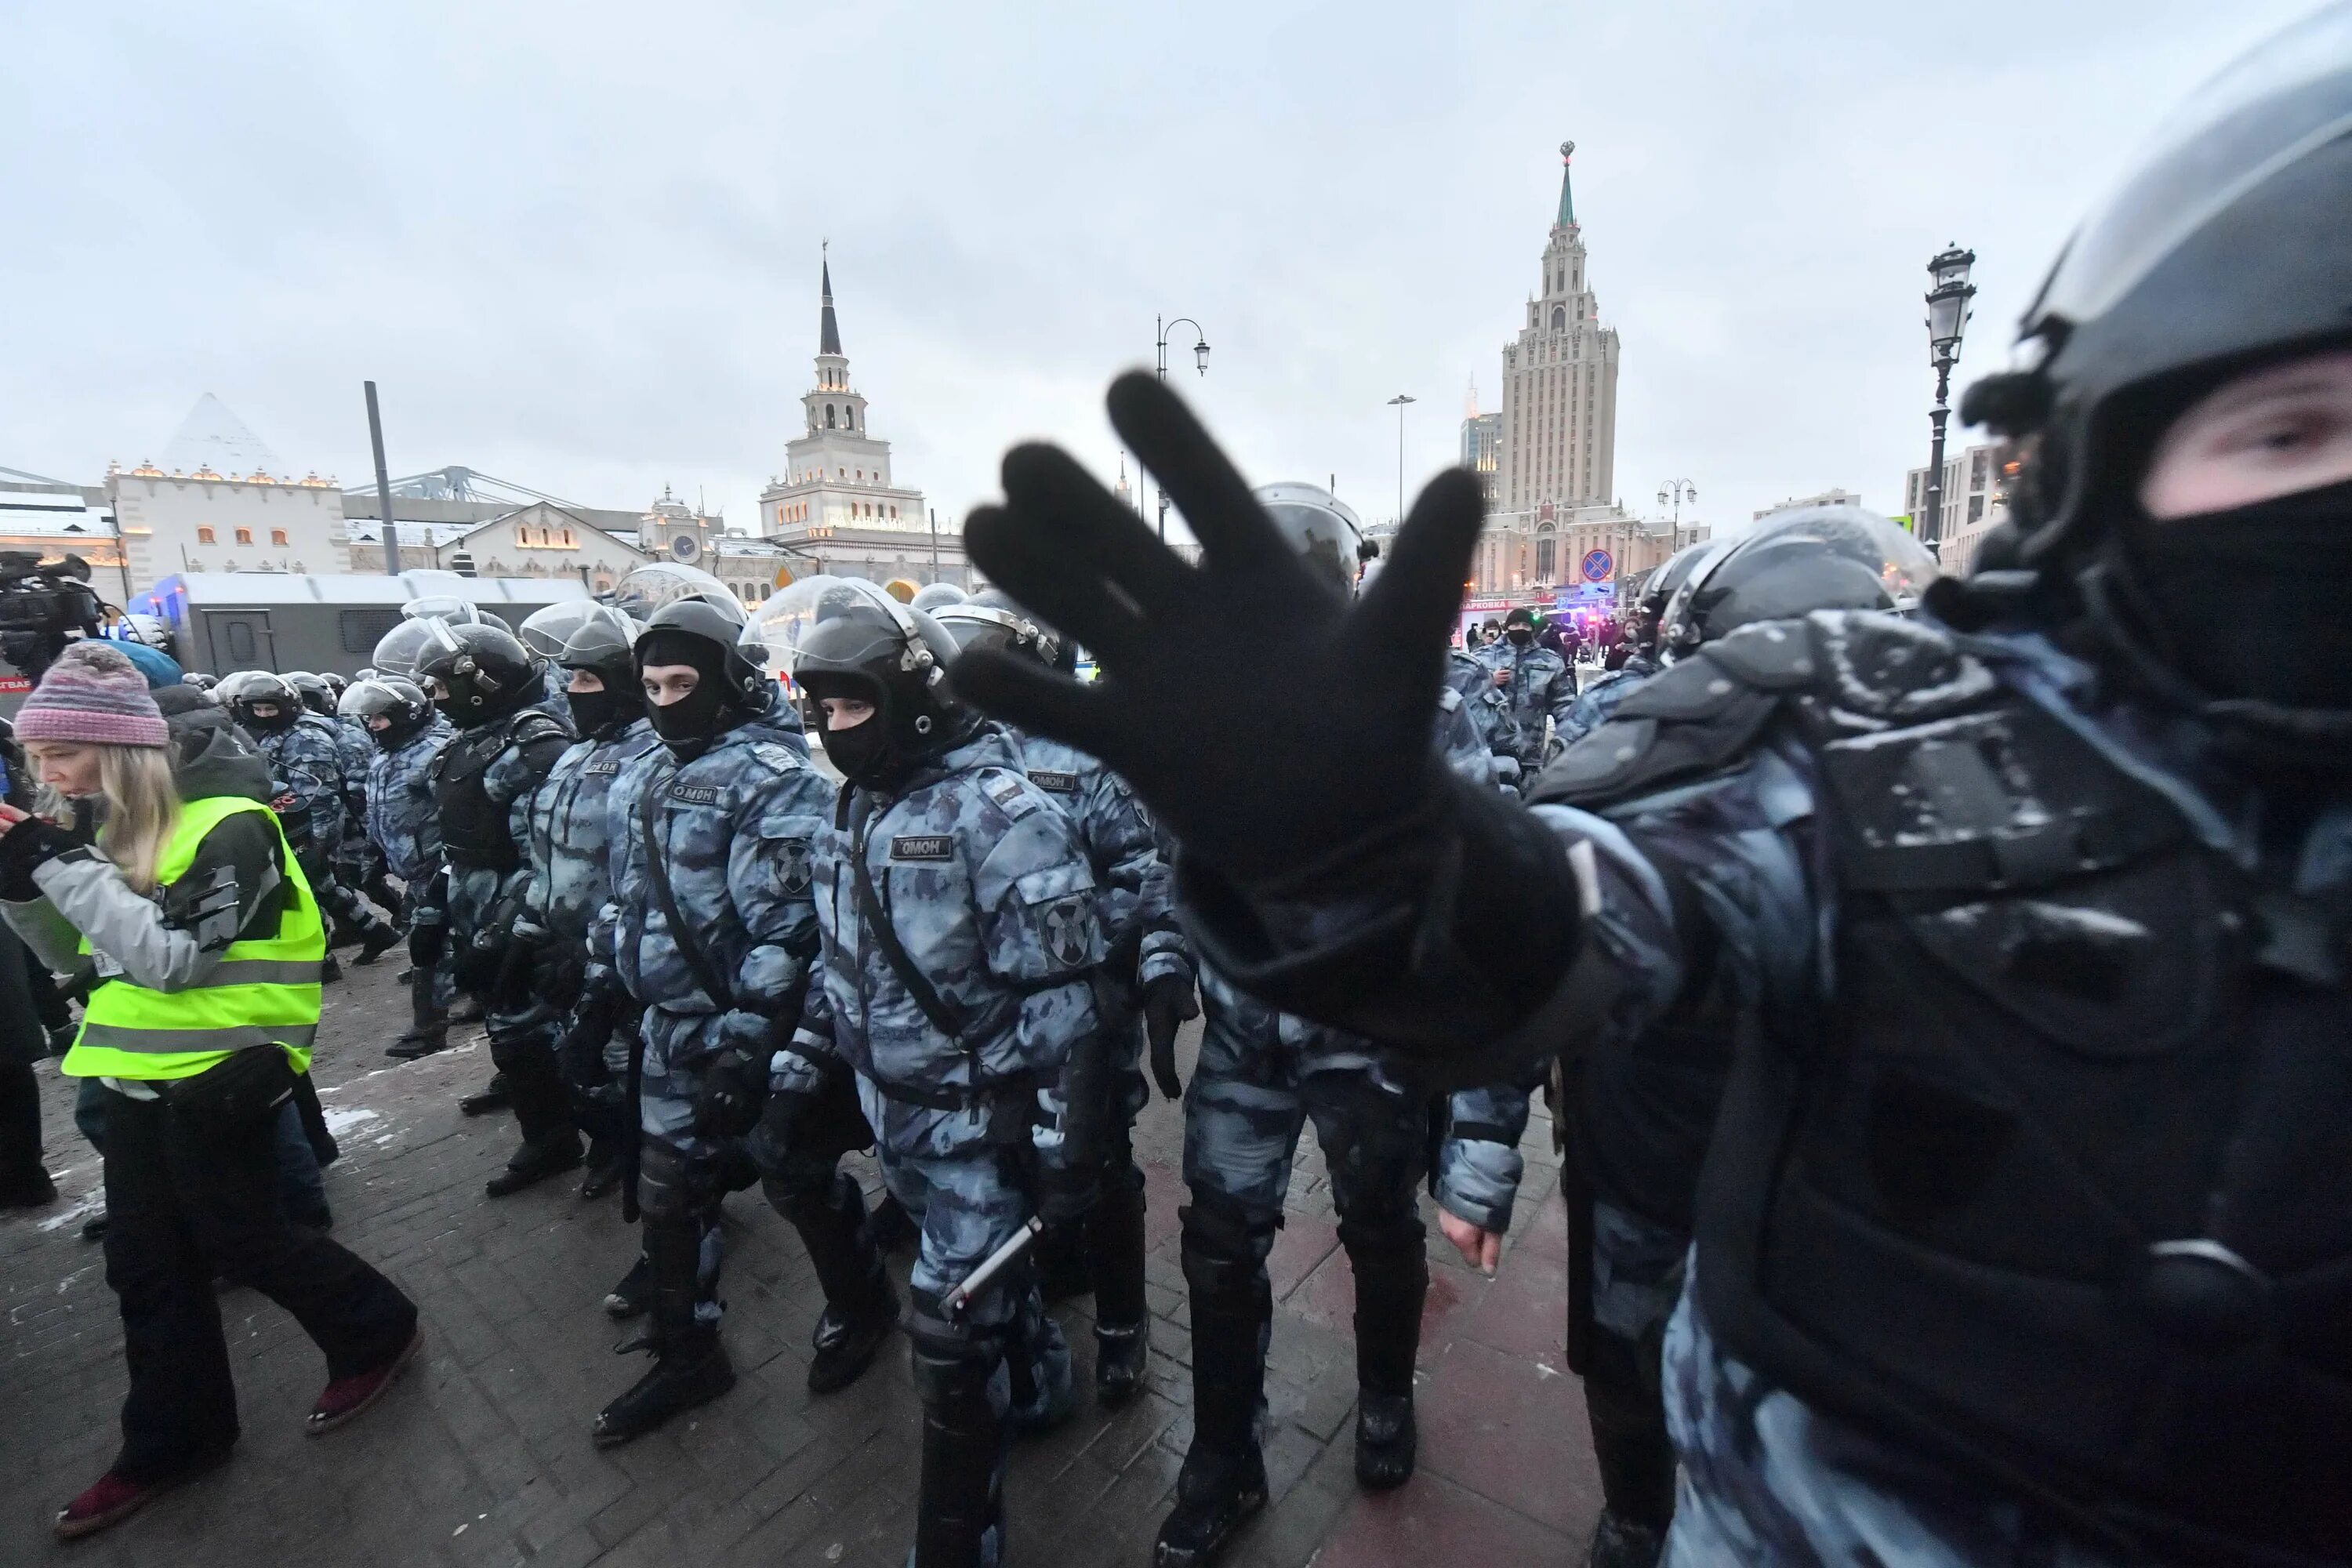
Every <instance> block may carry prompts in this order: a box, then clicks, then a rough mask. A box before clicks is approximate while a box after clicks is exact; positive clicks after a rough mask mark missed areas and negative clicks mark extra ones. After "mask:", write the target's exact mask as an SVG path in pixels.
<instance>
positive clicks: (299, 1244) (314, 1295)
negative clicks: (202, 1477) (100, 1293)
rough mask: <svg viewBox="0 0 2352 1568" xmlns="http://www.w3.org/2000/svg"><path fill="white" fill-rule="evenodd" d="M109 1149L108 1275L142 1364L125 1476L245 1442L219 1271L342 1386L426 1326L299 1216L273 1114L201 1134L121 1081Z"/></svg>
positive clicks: (111, 1110) (121, 1467) (129, 1349)
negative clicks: (216, 1283)
mask: <svg viewBox="0 0 2352 1568" xmlns="http://www.w3.org/2000/svg"><path fill="white" fill-rule="evenodd" d="M105 1153H106V1207H107V1212H108V1214H110V1215H111V1216H112V1223H111V1224H110V1226H108V1228H107V1232H106V1282H107V1283H108V1284H109V1285H110V1286H112V1287H113V1288H114V1294H115V1297H116V1299H117V1300H118V1301H119V1302H120V1303H121V1309H122V1348H123V1354H124V1357H125V1359H126V1360H127V1361H128V1362H129V1363H130V1369H131V1392H130V1394H129V1396H128V1397H127V1398H125V1399H124V1400H123V1402H122V1448H121V1453H120V1454H119V1455H118V1456H117V1457H116V1458H115V1461H114V1465H113V1469H114V1471H115V1473H116V1474H118V1475H120V1476H121V1477H122V1478H124V1479H127V1480H132V1481H148V1480H157V1479H163V1478H166V1477H168V1476H170V1475H171V1474H172V1473H173V1471H174V1470H176V1469H178V1468H182V1467H184V1466H186V1465H188V1464H190V1463H193V1462H194V1461H196V1460H198V1459H200V1458H204V1457H205V1456H207V1455H209V1454H211V1453H214V1452H215V1451H217V1450H219V1449H223V1448H226V1447H228V1446H229V1445H230V1444H232V1443H234V1442H236V1436H237V1420H236V1384H234V1383H233V1382H231V1380H230V1377H229V1363H228V1344H227V1342H226V1340H225V1339H224V1338H223V1337H222V1333H221V1319H220V1307H219V1305H218V1303H217V1302H216V1301H215V1300H214V1295H213V1275H214V1272H215V1269H217V1270H218V1271H219V1272H220V1273H222V1274H225V1275H226V1276H227V1277H228V1279H230V1280H232V1281H233V1282H235V1283H236V1284H240V1285H250V1286H252V1287H253V1288H254V1289H257V1290H259V1291H260V1292H261V1293H262V1294H263V1295H265V1296H267V1297H268V1298H269V1299H270V1300H273V1301H275V1302H277V1303H278V1305H279V1306H281V1307H283V1308H285V1309H286V1310H288V1311H289V1312H290V1313H292V1314H293V1315H294V1319H295V1321H297V1322H299V1323H300V1324H301V1325H302V1328H303V1331H305V1332H306V1333H308V1334H309V1335H310V1338H311V1339H312V1340H313V1341H315V1342H317V1344H318V1346H319V1348H320V1350H321V1351H323V1352H326V1357H327V1376H328V1378H329V1379H330V1380H333V1379H335V1378H340V1377H349V1376H352V1374H354V1373H362V1372H366V1371H368V1370H369V1369H370V1368H372V1367H376V1366H381V1365H382V1364H383V1363H385V1362H387V1361H389V1360H391V1359H392V1357H393V1356H394V1354H396V1353H397V1352H399V1351H400V1349H401V1347H402V1346H404V1345H405V1344H406V1343H407V1342H408V1338H409V1336H410V1335H411V1334H412V1333H414V1332H415V1329H416V1306H415V1303H414V1302H412V1301H411V1300H409V1299H408V1298H407V1297H406V1296H404V1295H403V1294H401V1292H400V1290H399V1289H398V1288H397V1287H396V1286H394V1284H393V1283H392V1282H391V1281H390V1280H388V1279H385V1278H384V1277H383V1275H381V1274H379V1273H377V1272H376V1271H375V1270H374V1269H373V1268H369V1267H368V1266H367V1265H366V1264H364V1263H362V1262H361V1261H360V1260H359V1259H358V1258H354V1257H352V1255H351V1253H349V1252H347V1251H345V1250H344V1249H343V1248H342V1247H340V1246H338V1245H336V1244H335V1243H334V1242H332V1241H331V1240H329V1239H328V1238H327V1237H323V1236H320V1235H317V1234H314V1233H312V1232H310V1231H307V1230H299V1229H297V1228H296V1227H294V1226H291V1225H289V1224H288V1223H287V1219H286V1215H285V1212H284V1211H283V1209H282V1208H281V1207H280V1206H279V1204H278V1159H277V1154H276V1152H275V1150H274V1149H273V1147H272V1144H271V1128H270V1125H269V1123H268V1122H266V1121H265V1122H263V1123H261V1124H260V1125H258V1126H256V1127H255V1128H253V1129H252V1130H250V1131H247V1132H244V1133H241V1134H239V1135H237V1136H236V1137H234V1138H226V1139H224V1138H218V1137H215V1136H210V1135H204V1136H200V1135H198V1134H196V1133H194V1132H192V1131H190V1130H189V1129H188V1128H187V1127H186V1126H185V1125H184V1123H183V1122H182V1121H181V1120H180V1119H179V1118H178V1117H177V1116H175V1115H174V1114H173V1112H172V1110H170V1108H169V1107H167V1106H165V1105H163V1103H162V1102H161V1101H157V1100H132V1099H131V1098H130V1097H129V1096H128V1095H123V1094H118V1093H114V1092H112V1091H109V1093H108V1095H107V1103H106V1141H105Z"/></svg>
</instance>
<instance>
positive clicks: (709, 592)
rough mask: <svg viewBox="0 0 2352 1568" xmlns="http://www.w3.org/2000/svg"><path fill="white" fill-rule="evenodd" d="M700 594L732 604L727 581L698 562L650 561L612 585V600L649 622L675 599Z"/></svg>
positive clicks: (634, 615)
mask: <svg viewBox="0 0 2352 1568" xmlns="http://www.w3.org/2000/svg"><path fill="white" fill-rule="evenodd" d="M691 598H702V599H709V600H711V601H713V602H717V601H719V600H724V601H726V602H728V603H730V604H732V603H733V602H734V599H735V595H732V594H730V593H729V592H728V590H727V584H724V583H721V582H720V581H719V579H718V578H716V577H713V576H712V575H711V574H709V573H708V572H705V571H703V570H702V569H701V568H700V567H698V566H687V565H683V564H681V563H678V562H676V561H649V562H647V563H646V564H645V565H643V566H639V567H636V568H634V569H633V570H632V571H630V572H629V574H627V575H626V576H625V577H623V578H622V579H621V580H620V581H619V582H618V583H616V584H614V585H613V603H614V605H615V606H617V607H618V608H619V609H621V610H622V611H624V612H625V613H626V614H628V615H629V616H633V617H634V618H635V619H636V620H637V621H638V622H640V623H642V624H646V625H650V624H651V623H652V621H653V618H654V612H655V611H656V610H658V609H660V608H661V607H662V606H663V605H667V604H668V603H670V602H671V601H672V600H676V599H691Z"/></svg>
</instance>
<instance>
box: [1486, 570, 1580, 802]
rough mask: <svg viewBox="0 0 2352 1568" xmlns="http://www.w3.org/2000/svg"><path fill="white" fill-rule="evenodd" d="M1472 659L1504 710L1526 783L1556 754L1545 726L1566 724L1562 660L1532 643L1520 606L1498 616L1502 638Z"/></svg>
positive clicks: (1532, 631) (1569, 692) (1568, 696)
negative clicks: (1499, 696)
mask: <svg viewBox="0 0 2352 1568" xmlns="http://www.w3.org/2000/svg"><path fill="white" fill-rule="evenodd" d="M1476 658H1477V660H1478V663H1479V665H1480V666H1481V667H1482V668H1485V669H1486V675H1487V681H1488V684H1489V685H1491V686H1493V687H1494V688H1495V689H1496V690H1497V691H1498V692H1500V693H1501V694H1502V697H1503V700H1504V701H1505V703H1506V704H1507V707H1508V709H1509V711H1510V716H1511V727H1512V735H1511V740H1512V742H1513V744H1514V745H1516V746H1517V749H1518V750H1517V755H1518V761H1519V772H1520V776H1521V777H1522V778H1523V779H1528V780H1532V779H1533V778H1534V776H1535V773H1536V770H1537V769H1538V768H1540V767H1541V766H1542V765H1543V763H1544V759H1545V757H1546V756H1547V755H1549V754H1550V753H1551V752H1555V751H1557V750H1558V747H1557V745H1556V744H1552V743H1550V742H1548V741H1547V739H1546V726H1547V725H1549V724H1557V723H1561V722H1564V721H1566V720H1567V718H1568V710H1569V709H1570V707H1571V706H1573V705H1574V703H1575V701H1576V676H1575V674H1574V672H1573V671H1571V670H1570V668H1568V661H1567V660H1565V659H1563V658H1560V657H1559V654H1557V653H1555V652H1553V651H1552V650H1551V649H1550V648H1548V647H1543V646H1542V645H1541V644H1540V643H1538V642H1537V641H1536V613H1535V612H1534V611H1533V610H1531V609H1529V608H1528V607H1527V606H1526V605H1519V606H1518V607H1517V608H1516V609H1513V610H1511V611H1510V612H1509V613H1507V615H1505V616H1503V635H1502V636H1501V637H1498V638H1496V640H1495V641H1493V642H1490V643H1488V644H1487V645H1486V647H1483V648H1480V649H1479V650H1478V652H1477V655H1476Z"/></svg>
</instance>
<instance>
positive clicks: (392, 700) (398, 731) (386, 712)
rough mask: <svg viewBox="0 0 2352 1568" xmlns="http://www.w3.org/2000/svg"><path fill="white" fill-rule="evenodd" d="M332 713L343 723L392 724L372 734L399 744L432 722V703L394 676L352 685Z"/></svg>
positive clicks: (422, 692)
mask: <svg viewBox="0 0 2352 1568" xmlns="http://www.w3.org/2000/svg"><path fill="white" fill-rule="evenodd" d="M335 710H336V711H337V712H338V713H341V715H342V716H343V717H344V718H346V719H356V720H358V721H360V723H361V724H362V725H366V724H367V721H369V720H371V719H388V720H390V721H392V724H391V727H390V728H389V729H387V730H384V731H372V732H375V733H381V734H382V735H383V737H384V738H385V739H387V740H391V741H401V740H405V739H407V738H408V737H409V736H410V735H413V734H415V732H416V731H418V730H420V729H422V728H424V726H425V724H426V723H427V722H429V721H431V719H432V717H433V700H432V699H431V698H429V697H427V696H425V690H424V689H423V688H422V687H420V686H418V685H417V684H416V683H415V681H413V680H404V679H401V678H400V677H399V676H396V675H392V676H378V677H377V678H375V679H372V680H355V681H353V682H352V684H351V685H350V686H349V687H348V688H346V689H345V690H344V692H343V699H342V700H341V702H340V703H338V704H336V708H335Z"/></svg>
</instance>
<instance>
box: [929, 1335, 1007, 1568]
mask: <svg viewBox="0 0 2352 1568" xmlns="http://www.w3.org/2000/svg"><path fill="white" fill-rule="evenodd" d="M993 1361H994V1358H993V1357H992V1356H991V1355H989V1354H987V1353H986V1352H983V1351H982V1349H981V1347H979V1346H978V1345H975V1344H971V1343H961V1344H959V1343H954V1342H950V1341H948V1340H946V1339H944V1338H941V1339H937V1340H934V1339H933V1338H931V1337H930V1336H928V1335H919V1336H918V1337H917V1339H916V1341H915V1352H914V1362H915V1386H916V1388H917V1390H918V1391H919V1392H920V1394H922V1398H923V1472H922V1492H921V1496H920V1498H919V1500H918V1502H917V1504H916V1509H915V1550H914V1552H912V1553H911V1555H910V1556H909V1558H908V1561H909V1563H911V1564H912V1568H981V1565H982V1563H1003V1562H1004V1561H1005V1552H1004V1500H1003V1497H1002V1495H1001V1494H1000V1493H999V1491H998V1485H999V1471H1000V1468H1001V1467H1002V1466H1003V1462H1004V1449H1005V1436H1004V1427H1003V1421H1002V1420H1000V1419H999V1418H998V1416H997V1415H996V1413H995V1411H994V1410H993V1409H992V1408H991V1407H990V1405H989V1402H988V1380H989V1377H990V1375H991V1373H992V1372H993V1371H994V1366H993ZM992 1537H993V1540H992V1539H991V1538H992Z"/></svg>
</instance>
